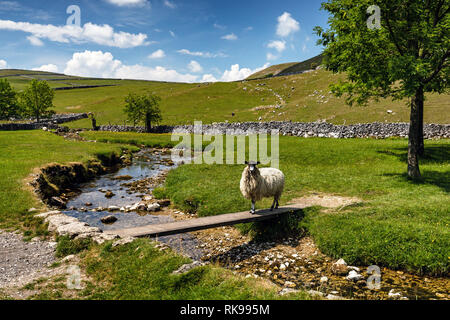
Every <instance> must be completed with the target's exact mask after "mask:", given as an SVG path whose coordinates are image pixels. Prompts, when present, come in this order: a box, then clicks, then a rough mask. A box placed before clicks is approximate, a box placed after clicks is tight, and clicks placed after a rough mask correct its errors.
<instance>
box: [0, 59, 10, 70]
mask: <svg viewBox="0 0 450 320" xmlns="http://www.w3.org/2000/svg"><path fill="white" fill-rule="evenodd" d="M7 66H8V63H7V62H6V61H5V60H1V59H0V69H5V68H6V67H7Z"/></svg>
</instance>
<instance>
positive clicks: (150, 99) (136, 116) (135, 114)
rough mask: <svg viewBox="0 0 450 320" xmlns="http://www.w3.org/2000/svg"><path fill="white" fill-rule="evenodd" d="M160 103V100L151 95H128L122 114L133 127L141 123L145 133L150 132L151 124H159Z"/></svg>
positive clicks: (160, 118)
mask: <svg viewBox="0 0 450 320" xmlns="http://www.w3.org/2000/svg"><path fill="white" fill-rule="evenodd" d="M160 102H161V98H160V97H158V96H155V95H152V94H149V95H137V94H133V93H130V94H129V95H128V96H127V97H126V98H125V103H126V104H125V108H124V112H125V113H126V114H127V116H128V120H130V121H132V122H133V125H134V126H136V124H137V123H140V122H143V123H144V124H145V131H146V132H150V131H151V128H152V124H156V123H159V122H160V121H161V120H162V117H161V110H160V109H159V103H160Z"/></svg>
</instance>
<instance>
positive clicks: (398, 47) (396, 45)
mask: <svg viewBox="0 0 450 320" xmlns="http://www.w3.org/2000/svg"><path fill="white" fill-rule="evenodd" d="M386 24H387V26H388V30H389V34H390V35H391V38H392V41H394V44H395V47H396V48H397V51H398V52H399V53H400V55H401V56H403V50H402V48H401V47H400V44H399V43H398V41H397V38H396V37H395V35H394V31H392V27H391V23H390V22H389V15H388V14H386Z"/></svg>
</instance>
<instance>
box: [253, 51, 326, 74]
mask: <svg viewBox="0 0 450 320" xmlns="http://www.w3.org/2000/svg"><path fill="white" fill-rule="evenodd" d="M322 60H323V55H322V54H320V55H318V56H316V57H313V58H311V59H308V60H305V61H303V62H290V63H283V64H277V65H274V66H270V67H268V68H266V69H264V70H261V71H259V72H256V73H254V74H252V75H251V76H249V77H248V78H247V80H255V79H262V78H270V77H274V76H283V75H292V74H297V73H301V72H305V71H307V70H311V69H315V68H316V67H318V66H320V65H321V64H322Z"/></svg>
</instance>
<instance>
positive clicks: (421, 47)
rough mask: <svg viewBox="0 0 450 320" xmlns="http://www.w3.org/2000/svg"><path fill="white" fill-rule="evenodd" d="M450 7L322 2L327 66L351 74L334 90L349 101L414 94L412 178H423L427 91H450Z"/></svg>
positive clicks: (441, 1)
mask: <svg viewBox="0 0 450 320" xmlns="http://www.w3.org/2000/svg"><path fill="white" fill-rule="evenodd" d="M449 7H450V3H449V2H448V0H407V1H405V0H329V1H328V2H324V3H322V9H324V10H326V11H328V12H329V13H330V18H329V21H328V22H329V29H328V30H323V29H322V28H320V27H316V28H315V31H316V33H317V34H318V35H319V36H320V37H321V39H320V40H319V41H318V44H322V45H324V46H325V52H324V54H325V59H324V62H325V66H326V68H327V69H328V70H331V71H333V72H345V73H346V74H347V77H348V79H347V81H344V82H340V83H339V84H334V85H332V86H331V90H332V91H333V93H334V94H336V95H337V96H342V95H344V94H346V95H347V103H349V104H350V105H351V104H353V103H357V104H365V103H367V101H368V100H369V99H371V98H374V99H375V100H377V99H379V98H387V97H391V98H393V99H395V100H401V99H404V98H409V106H410V108H411V114H410V130H409V142H408V176H409V177H410V178H413V179H417V178H420V169H419V155H420V154H421V153H422V152H423V112H424V101H425V93H427V92H437V93H444V92H446V91H448V89H449V81H450V63H449V56H450V39H449V36H450V16H449V10H450V8H449ZM378 15H379V21H377V18H378V17H377V16H378ZM377 25H378V26H377Z"/></svg>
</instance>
